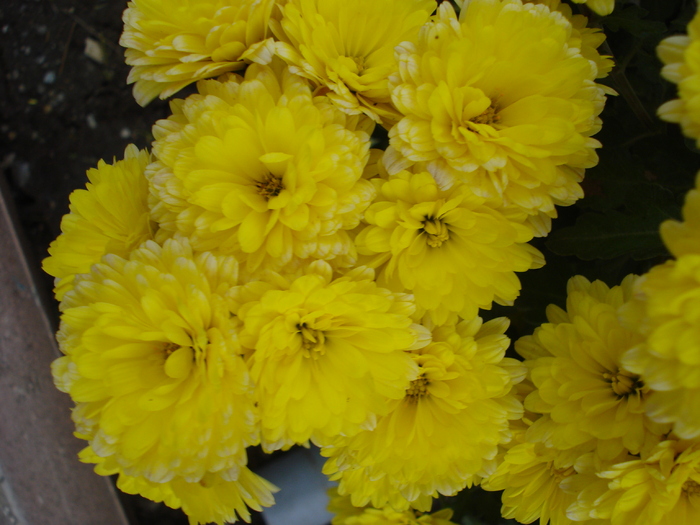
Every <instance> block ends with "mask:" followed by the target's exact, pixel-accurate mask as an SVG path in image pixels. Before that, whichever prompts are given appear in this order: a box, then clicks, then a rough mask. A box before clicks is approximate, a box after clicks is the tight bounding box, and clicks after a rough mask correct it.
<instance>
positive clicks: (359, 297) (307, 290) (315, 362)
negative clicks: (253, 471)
mask: <svg viewBox="0 0 700 525" xmlns="http://www.w3.org/2000/svg"><path fill="white" fill-rule="evenodd" d="M234 295H235V296H236V301H238V302H240V304H241V306H240V308H238V309H237V310H236V315H237V316H238V317H239V318H240V319H241V320H242V321H243V323H244V327H243V330H242V331H241V334H240V340H241V343H242V345H243V346H244V347H245V348H247V349H248V355H249V357H248V363H249V366H250V370H251V374H252V378H253V380H254V381H255V384H256V394H257V403H258V405H259V408H260V415H261V425H262V439H263V447H265V448H266V449H268V450H275V449H278V448H283V447H289V446H290V445H293V444H295V443H305V442H306V441H308V440H309V439H312V440H314V441H315V442H316V443H317V444H323V443H325V442H327V441H328V440H330V439H333V438H334V437H336V436H337V435H339V434H343V435H352V434H353V433H357V432H358V431H359V430H360V427H361V426H362V425H364V424H369V423H370V421H371V418H373V417H374V416H375V415H376V414H379V413H384V412H385V411H386V403H387V401H388V400H389V399H396V398H400V397H402V396H403V393H404V391H405V390H406V388H407V387H408V384H409V382H410V381H411V380H412V379H414V378H415V374H416V365H415V364H414V363H413V362H412V360H411V357H410V355H409V354H408V353H407V352H406V350H408V349H410V348H412V347H413V346H414V345H415V344H416V342H417V338H418V334H417V333H416V332H415V329H414V326H413V322H412V320H411V318H410V316H411V315H412V314H413V312H414V310H415V306H414V304H413V301H412V297H411V296H410V295H407V294H397V293H393V292H390V291H389V290H387V289H385V288H380V287H379V286H377V284H376V283H375V282H374V272H373V271H372V270H370V269H368V268H358V269H355V270H352V271H350V272H348V273H347V274H346V275H345V276H344V277H340V278H336V279H334V278H333V275H332V270H331V267H330V266H329V265H328V264H327V263H325V262H323V261H318V262H315V263H313V264H311V265H310V266H308V267H307V268H306V269H305V271H304V272H303V274H302V275H301V276H299V277H296V278H289V279H285V278H284V277H282V276H280V275H274V274H272V275H270V278H269V280H268V281H267V282H265V281H264V280H263V281H256V282H252V283H250V284H249V285H245V286H242V287H240V288H239V289H237V290H236V291H234Z"/></svg>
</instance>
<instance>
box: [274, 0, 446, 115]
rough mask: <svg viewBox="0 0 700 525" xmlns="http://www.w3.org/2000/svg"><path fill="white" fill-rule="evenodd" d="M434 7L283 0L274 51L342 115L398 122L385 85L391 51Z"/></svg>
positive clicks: (388, 0)
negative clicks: (317, 87)
mask: <svg viewBox="0 0 700 525" xmlns="http://www.w3.org/2000/svg"><path fill="white" fill-rule="evenodd" d="M435 7H436V3H435V0H353V1H351V2H348V1H346V0H310V1H307V0H287V1H286V3H285V4H284V6H283V8H282V9H283V14H284V16H283V17H282V20H281V22H280V23H279V24H276V23H275V22H273V23H272V26H273V28H276V29H275V33H276V35H277V36H278V37H279V38H280V39H281V40H283V42H280V43H277V44H276V51H277V54H278V55H279V56H281V57H282V58H283V59H284V60H285V61H287V62H288V63H289V64H290V65H291V66H293V71H294V72H295V73H297V74H299V75H302V76H305V77H306V78H308V79H310V80H312V81H313V82H314V83H315V84H317V85H321V86H324V87H325V88H326V90H327V91H328V92H327V96H328V98H330V99H331V100H332V101H333V103H334V104H336V105H337V106H338V107H340V108H341V109H342V110H343V111H345V112H347V113H349V114H357V113H364V114H366V115H368V116H370V117H371V118H372V119H374V120H375V121H377V122H379V121H380V119H389V120H396V118H397V117H398V116H399V115H398V113H397V112H396V109H395V108H394V107H393V106H392V105H391V99H390V96H389V89H388V87H387V77H388V76H389V74H391V73H392V72H394V71H395V70H396V61H395V59H394V47H395V46H397V45H398V44H399V43H401V42H403V41H404V40H407V39H410V38H412V37H414V36H415V35H416V34H417V33H418V30H419V28H420V26H421V25H422V24H423V23H424V22H425V21H427V20H428V17H429V16H430V14H431V13H432V12H433V11H434V10H435Z"/></svg>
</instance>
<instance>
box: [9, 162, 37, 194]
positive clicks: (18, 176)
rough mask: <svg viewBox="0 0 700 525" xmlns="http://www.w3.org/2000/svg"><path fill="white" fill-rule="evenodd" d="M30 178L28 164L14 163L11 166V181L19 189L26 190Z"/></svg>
mask: <svg viewBox="0 0 700 525" xmlns="http://www.w3.org/2000/svg"><path fill="white" fill-rule="evenodd" d="M31 177H32V172H31V170H30V168H29V163H28V162H15V163H14V164H13V165H12V179H13V180H14V181H15V184H17V186H19V187H20V188H26V187H27V185H28V184H29V179H31Z"/></svg>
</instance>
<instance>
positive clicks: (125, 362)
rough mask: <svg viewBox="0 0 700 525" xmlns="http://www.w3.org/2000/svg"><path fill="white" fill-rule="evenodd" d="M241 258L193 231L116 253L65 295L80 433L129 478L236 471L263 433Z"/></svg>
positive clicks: (64, 385)
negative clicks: (240, 297)
mask: <svg viewBox="0 0 700 525" xmlns="http://www.w3.org/2000/svg"><path fill="white" fill-rule="evenodd" d="M236 270H237V263H236V261H235V260H234V259H233V258H232V257H223V256H216V255H213V254H211V253H200V254H196V255H195V254H193V252H192V250H191V249H190V247H189V244H188V243H187V241H185V240H178V239H171V240H168V241H166V242H165V245H164V246H163V247H162V248H161V247H160V246H159V245H157V244H156V243H155V242H153V241H147V242H146V243H144V244H143V245H142V246H141V247H140V248H139V249H137V250H134V251H133V252H132V253H131V255H130V256H129V259H128V260H127V259H123V258H121V257H118V256H116V255H107V256H105V257H104V258H103V260H102V262H101V263H99V264H95V265H94V266H93V268H92V271H91V272H90V273H89V274H83V275H81V276H80V278H79V279H78V280H77V282H76V284H75V288H74V289H73V290H72V291H70V292H68V293H67V294H66V295H65V297H64V299H63V303H62V316H61V327H60V330H59V332H58V335H57V338H58V340H59V343H60V347H61V350H62V351H63V353H64V354H66V355H65V356H64V357H61V358H59V359H57V360H56V361H55V362H54V363H53V365H52V371H53V375H54V381H55V383H56V385H57V386H58V388H59V389H60V390H62V391H64V392H67V393H68V394H70V396H71V397H72V398H73V400H74V401H75V403H76V407H75V409H74V410H73V420H74V421H75V423H76V426H77V434H78V435H79V436H80V437H82V438H83V439H86V440H88V441H89V442H90V445H91V447H92V449H93V450H94V452H95V454H96V455H97V456H99V457H103V458H113V459H114V461H115V463H116V464H117V465H118V466H119V468H120V469H121V471H122V472H124V473H125V474H126V475H128V476H142V477H145V478H147V479H148V480H150V481H152V482H155V483H161V482H166V481H169V480H171V479H173V478H175V477H177V476H180V477H182V478H183V479H185V480H186V481H187V482H198V481H200V480H201V479H202V478H203V477H204V476H205V475H207V473H209V472H215V473H217V474H218V475H220V476H222V477H223V478H224V479H228V480H236V479H237V476H238V473H239V471H240V468H241V467H242V466H243V465H245V463H246V453H245V447H246V446H248V445H252V444H255V443H257V442H258V440H259V437H258V428H257V425H256V423H257V414H256V410H255V408H254V406H253V403H254V401H253V395H252V384H251V383H250V381H249V377H248V370H247V367H246V364H245V362H244V361H243V359H242V358H241V356H240V353H241V352H240V349H239V346H238V338H237V332H238V325H237V320H236V319H235V318H233V317H232V316H231V314H230V310H229V307H228V303H227V301H226V299H225V294H226V293H227V292H228V290H229V289H230V288H231V287H232V286H233V285H235V284H236V275H237V271H236Z"/></svg>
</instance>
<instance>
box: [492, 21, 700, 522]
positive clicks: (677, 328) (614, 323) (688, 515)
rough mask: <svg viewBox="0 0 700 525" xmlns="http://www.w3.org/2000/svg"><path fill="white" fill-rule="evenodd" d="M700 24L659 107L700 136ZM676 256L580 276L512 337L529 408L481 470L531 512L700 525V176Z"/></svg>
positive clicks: (519, 513)
mask: <svg viewBox="0 0 700 525" xmlns="http://www.w3.org/2000/svg"><path fill="white" fill-rule="evenodd" d="M698 24H700V14H696V16H695V18H694V19H693V20H692V21H691V23H690V25H689V33H690V34H689V35H688V36H674V37H670V38H668V39H666V40H664V41H663V42H662V43H661V44H660V45H659V47H658V53H659V56H660V57H661V59H662V60H663V61H664V62H665V64H666V66H665V68H664V70H663V74H664V76H665V77H666V78H667V79H669V80H671V81H674V82H676V83H678V85H679V89H678V91H679V98H678V99H676V100H672V101H670V102H667V103H665V104H664V105H663V106H661V107H660V108H659V115H660V116H661V117H662V118H663V119H665V120H668V121H671V122H677V123H680V124H681V126H682V129H683V131H684V132H685V133H686V135H688V136H689V137H692V138H694V139H700V111H698V102H697V101H698V94H699V93H700V89H698V77H697V71H698V70H699V66H698V64H700V62H698V57H699V56H700V55H699V54H698V49H700V48H699V47H698V46H699V43H698V39H699V38H700V33H699V32H698V27H700V26H698ZM660 233H661V237H662V239H663V242H664V244H665V245H666V248H667V249H668V251H669V252H670V253H671V255H672V256H673V258H672V259H671V260H669V261H668V262H666V263H664V264H660V265H658V266H655V267H653V268H652V269H651V270H650V271H649V272H647V273H646V274H644V275H642V276H635V275H629V276H627V277H626V278H625V279H624V280H623V281H622V283H621V284H620V285H619V286H614V287H612V288H609V287H608V286H607V285H605V284H604V283H602V282H600V281H595V282H593V283H591V282H589V281H588V280H587V279H585V278H583V277H581V276H577V277H574V278H572V279H571V280H570V281H569V285H568V298H567V305H566V310H563V309H561V308H559V307H557V306H555V305H550V307H549V309H548V310H547V318H548V321H549V322H548V323H545V324H543V325H541V326H540V327H539V328H537V329H536V330H535V332H534V334H533V335H531V336H525V337H522V338H521V339H519V340H518V341H517V342H516V343H515V349H516V351H517V352H518V353H519V354H520V355H521V356H522V357H523V358H524V365H525V366H526V367H527V369H528V376H527V379H526V380H525V381H523V382H522V383H520V384H519V385H517V388H518V389H519V390H520V392H521V393H522V395H523V396H524V407H525V413H524V417H523V418H522V420H521V421H520V422H518V424H517V425H514V427H513V429H514V433H515V434H516V436H515V438H514V439H513V440H512V441H511V442H509V443H507V444H506V445H505V446H504V447H503V452H502V454H503V461H502V462H500V464H499V465H498V466H497V468H496V470H495V472H494V473H493V474H492V475H491V476H490V477H489V478H488V479H487V480H485V481H484V483H483V484H482V486H483V487H484V488H486V489H487V490H503V491H504V492H503V496H502V501H503V509H502V513H503V515H504V516H505V517H508V518H514V519H516V520H517V521H519V522H521V523H531V522H533V521H535V520H537V519H539V520H540V523H542V524H547V523H549V522H550V521H551V523H552V524H553V525H565V524H573V523H585V524H588V525H606V524H610V525H677V524H681V523H682V524H686V523H699V522H700V410H698V407H697V402H698V399H700V173H699V174H698V176H697V178H696V185H695V189H693V190H691V191H690V192H689V193H688V194H687V195H686V199H685V205H684V207H683V220H682V221H676V220H668V221H666V222H664V223H663V224H662V225H661V228H660Z"/></svg>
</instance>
